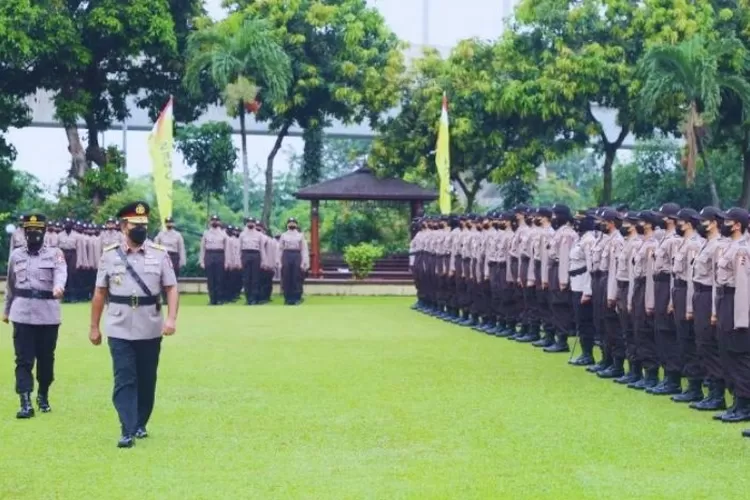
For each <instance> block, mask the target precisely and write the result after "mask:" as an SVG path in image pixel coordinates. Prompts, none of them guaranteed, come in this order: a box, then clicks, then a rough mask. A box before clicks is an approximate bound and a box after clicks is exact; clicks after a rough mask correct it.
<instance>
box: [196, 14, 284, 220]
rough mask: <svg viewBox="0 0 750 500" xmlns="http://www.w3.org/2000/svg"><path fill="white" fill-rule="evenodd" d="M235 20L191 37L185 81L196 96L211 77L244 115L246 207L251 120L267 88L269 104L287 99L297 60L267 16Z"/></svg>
mask: <svg viewBox="0 0 750 500" xmlns="http://www.w3.org/2000/svg"><path fill="white" fill-rule="evenodd" d="M231 21H232V19H231V18H230V19H228V20H227V22H221V23H218V24H214V25H212V26H209V27H208V28H205V29H201V30H198V31H196V32H195V33H193V34H192V35H191V36H190V37H189V38H188V46H187V54H188V65H187V70H186V73H185V85H186V86H187V88H188V89H189V90H190V91H191V92H193V93H194V94H200V93H201V85H202V84H203V83H204V82H205V81H206V78H209V79H210V81H211V82H212V83H213V84H214V85H215V86H216V87H217V88H218V89H219V90H221V100H222V102H223V103H224V105H225V106H226V108H227V113H228V114H229V116H233V117H235V116H239V118H240V133H241V136H242V174H243V181H244V185H243V200H242V202H243V210H244V214H245V216H246V217H247V216H248V215H249V204H250V167H249V166H248V160H247V136H246V129H245V118H246V114H247V113H248V111H253V110H257V106H258V104H257V102H256V97H257V95H258V92H259V91H260V92H262V95H263V101H264V102H265V104H266V105H269V106H272V107H273V106H274V105H275V104H276V103H280V102H283V101H284V100H285V99H286V96H287V90H288V89H289V85H290V83H291V80H292V69H291V61H290V60H289V57H288V56H287V54H286V52H284V49H283V47H282V46H281V45H280V44H279V43H277V42H276V40H275V38H274V36H273V32H272V29H271V26H270V25H269V24H268V23H266V22H265V21H263V20H258V19H246V20H244V21H243V22H242V23H241V24H239V26H238V25H237V23H234V24H233V23H232V22H231Z"/></svg>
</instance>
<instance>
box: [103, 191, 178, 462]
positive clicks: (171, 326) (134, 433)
mask: <svg viewBox="0 0 750 500" xmlns="http://www.w3.org/2000/svg"><path fill="white" fill-rule="evenodd" d="M149 211H150V209H149V206H148V204H147V203H145V202H135V203H131V204H128V205H127V206H125V207H123V208H122V209H121V210H120V212H119V213H118V217H119V218H120V221H121V227H122V231H123V233H124V234H125V243H124V244H122V245H112V246H109V247H107V248H106V249H105V251H104V253H103V255H102V258H101V260H100V262H99V269H98V271H97V277H96V292H95V294H94V298H93V301H92V304H91V331H90V332H89V340H90V341H91V343H92V344H94V345H99V344H101V341H102V334H101V331H100V330H99V324H100V321H101V316H102V311H103V309H104V304H105V302H107V303H108V305H107V317H106V320H105V331H106V333H107V337H108V340H107V342H108V344H109V351H110V354H111V356H112V366H113V369H114V391H113V395H112V401H113V403H114V406H115V409H116V410H117V414H118V416H119V418H120V424H121V431H122V433H121V437H120V440H119V442H118V443H117V446H118V447H120V448H131V447H133V446H134V445H135V438H140V439H142V438H145V437H147V436H148V432H147V430H146V425H147V424H148V421H149V419H150V417H151V412H152V411H153V408H154V397H155V392H156V374H157V368H158V365H159V353H160V351H161V340H162V335H172V334H174V333H175V328H176V327H175V325H176V322H177V309H178V301H179V296H178V292H177V278H176V277H175V274H174V269H172V260H171V259H170V258H169V254H168V253H167V250H166V248H164V247H162V246H160V245H157V244H155V243H152V242H147V241H146V239H147V236H148V215H149ZM162 290H164V291H165V292H166V296H167V304H168V316H167V319H166V321H164V320H163V317H162V313H161V300H160V298H161V297H160V295H161V292H162Z"/></svg>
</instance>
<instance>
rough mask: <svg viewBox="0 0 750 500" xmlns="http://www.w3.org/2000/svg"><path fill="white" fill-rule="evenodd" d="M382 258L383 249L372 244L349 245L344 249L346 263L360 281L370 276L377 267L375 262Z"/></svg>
mask: <svg viewBox="0 0 750 500" xmlns="http://www.w3.org/2000/svg"><path fill="white" fill-rule="evenodd" d="M382 256H383V249H382V248H381V247H379V246H376V245H372V244H370V243H360V244H359V245H349V246H348V247H346V248H345V249H344V261H345V262H346V264H347V265H348V266H349V269H351V271H352V274H354V277H355V278H356V279H358V280H361V279H364V278H366V277H367V276H369V274H370V273H371V272H372V269H373V268H374V267H375V261H376V260H378V259H379V258H381V257H382Z"/></svg>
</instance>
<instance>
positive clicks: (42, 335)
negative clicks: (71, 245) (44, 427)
mask: <svg viewBox="0 0 750 500" xmlns="http://www.w3.org/2000/svg"><path fill="white" fill-rule="evenodd" d="M45 221H46V217H45V216H44V215H43V214H40V213H30V214H27V215H24V216H23V220H22V221H21V225H22V227H23V230H24V233H23V234H24V239H25V240H26V242H25V244H24V246H22V247H19V248H16V249H15V250H13V253H11V255H10V260H9V262H8V278H7V282H6V291H5V307H4V309H3V322H4V323H8V322H9V321H12V322H13V347H14V349H15V353H16V392H17V393H18V395H19V397H20V399H21V409H20V410H19V411H18V413H17V414H16V417H17V418H20V419H26V418H31V417H33V416H34V408H33V406H32V405H31V393H32V392H33V390H34V378H33V375H32V369H33V368H34V363H36V379H37V383H38V391H37V405H38V406H39V410H40V411H41V412H43V413H47V412H49V411H51V407H50V404H49V388H50V386H51V385H52V382H53V380H54V367H55V348H56V347H57V333H58V330H59V328H60V321H61V320H60V303H59V301H58V299H60V298H61V297H62V296H63V291H64V290H65V282H66V280H67V278H68V276H67V266H66V263H65V257H64V256H63V254H62V252H61V251H60V250H59V249H57V248H51V247H47V246H45V245H44V230H45Z"/></svg>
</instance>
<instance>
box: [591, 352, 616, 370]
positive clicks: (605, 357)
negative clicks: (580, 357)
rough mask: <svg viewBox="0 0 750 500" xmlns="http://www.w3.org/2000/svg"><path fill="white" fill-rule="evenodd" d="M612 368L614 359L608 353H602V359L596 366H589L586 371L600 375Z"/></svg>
mask: <svg viewBox="0 0 750 500" xmlns="http://www.w3.org/2000/svg"><path fill="white" fill-rule="evenodd" d="M610 366H612V358H611V357H610V356H609V354H607V353H606V352H604V351H602V359H601V361H599V362H598V363H597V364H595V365H594V366H589V367H587V368H586V371H587V372H589V373H599V372H600V371H602V370H606V369H607V368H609V367H610Z"/></svg>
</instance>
